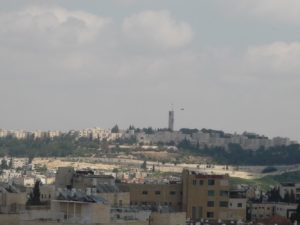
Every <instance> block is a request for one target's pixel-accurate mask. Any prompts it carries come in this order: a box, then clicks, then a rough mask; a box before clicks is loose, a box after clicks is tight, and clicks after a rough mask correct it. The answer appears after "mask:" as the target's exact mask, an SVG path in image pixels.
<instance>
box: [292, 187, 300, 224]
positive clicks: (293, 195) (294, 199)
mask: <svg viewBox="0 0 300 225" xmlns="http://www.w3.org/2000/svg"><path fill="white" fill-rule="evenodd" d="M295 202H296V196H295V193H294V190H291V194H290V203H295ZM299 222H300V221H299Z"/></svg>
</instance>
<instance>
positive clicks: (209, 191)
mask: <svg viewBox="0 0 300 225" xmlns="http://www.w3.org/2000/svg"><path fill="white" fill-rule="evenodd" d="M207 195H208V196H215V191H214V190H208V192H207Z"/></svg>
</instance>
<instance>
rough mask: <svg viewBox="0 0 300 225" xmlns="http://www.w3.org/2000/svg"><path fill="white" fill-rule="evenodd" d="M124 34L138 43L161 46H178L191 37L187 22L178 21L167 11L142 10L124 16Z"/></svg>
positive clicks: (191, 32) (187, 41) (183, 44)
mask: <svg viewBox="0 0 300 225" xmlns="http://www.w3.org/2000/svg"><path fill="white" fill-rule="evenodd" d="M122 30H123V33H124V35H125V36H126V37H127V38H128V39H130V40H131V41H133V42H134V43H137V44H140V45H149V44H150V45H151V46H156V47H163V48H178V47H183V46H185V45H186V44H188V43H189V42H190V41H191V40H192V38H193V31H192V28H191V26H190V25H189V24H187V23H185V22H178V21H176V20H175V18H173V17H172V15H171V13H170V12H169V11H166V10H164V11H144V12H141V13H138V14H135V15H132V16H129V17H127V18H125V20H124V22H123V25H122Z"/></svg>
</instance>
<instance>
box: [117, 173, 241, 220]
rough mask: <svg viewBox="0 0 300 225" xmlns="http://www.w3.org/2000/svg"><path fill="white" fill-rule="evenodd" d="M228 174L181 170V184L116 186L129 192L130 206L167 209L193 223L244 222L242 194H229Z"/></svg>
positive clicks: (232, 192) (231, 192)
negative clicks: (177, 212)
mask: <svg viewBox="0 0 300 225" xmlns="http://www.w3.org/2000/svg"><path fill="white" fill-rule="evenodd" d="M228 178H229V177H228V175H214V174H203V173H197V172H195V171H190V170H184V171H183V173H182V181H181V182H177V183H170V184H120V185H119V186H120V188H121V189H124V188H127V190H128V191H129V192H130V203H131V205H140V206H141V205H148V206H169V207H171V208H173V209H174V210H175V211H183V212H186V216H187V218H190V219H191V220H194V221H199V220H201V219H211V220H218V219H221V220H245V219H246V196H245V193H243V194H241V192H237V191H232V190H231V189H230V186H229V181H228ZM237 193H238V194H237Z"/></svg>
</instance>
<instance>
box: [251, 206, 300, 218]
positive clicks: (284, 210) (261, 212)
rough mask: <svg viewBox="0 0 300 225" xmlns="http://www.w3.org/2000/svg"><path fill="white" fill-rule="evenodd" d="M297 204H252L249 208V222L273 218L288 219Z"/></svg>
mask: <svg viewBox="0 0 300 225" xmlns="http://www.w3.org/2000/svg"><path fill="white" fill-rule="evenodd" d="M296 209H297V204H294V203H292V204H291V203H284V202H276V203H274V202H263V203H252V204H251V207H250V214H251V220H259V219H268V218H271V217H273V216H281V217H285V218H290V217H291V215H292V214H293V213H294V212H295V211H296Z"/></svg>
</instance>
